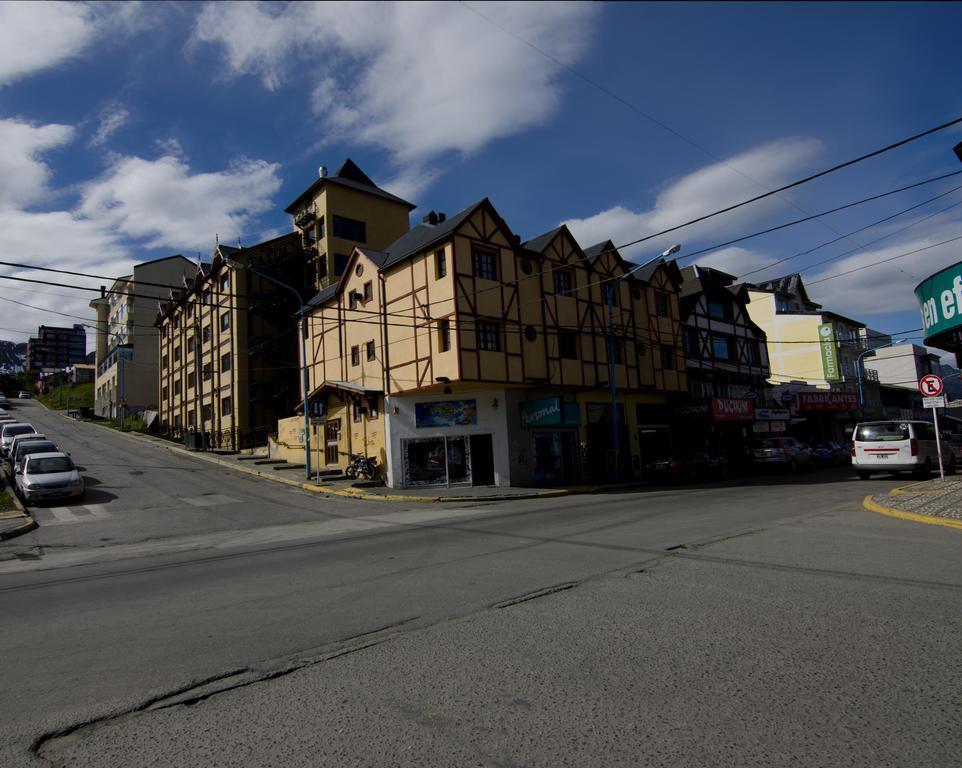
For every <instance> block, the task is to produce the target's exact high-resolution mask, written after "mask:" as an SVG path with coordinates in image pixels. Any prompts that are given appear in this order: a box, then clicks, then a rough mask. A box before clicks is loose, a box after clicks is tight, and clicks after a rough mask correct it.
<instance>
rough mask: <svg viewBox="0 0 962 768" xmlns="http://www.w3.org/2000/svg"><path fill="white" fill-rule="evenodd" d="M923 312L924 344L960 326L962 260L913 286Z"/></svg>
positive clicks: (961, 314) (961, 316)
mask: <svg viewBox="0 0 962 768" xmlns="http://www.w3.org/2000/svg"><path fill="white" fill-rule="evenodd" d="M915 298H916V299H918V301H919V309H920V310H921V312H922V324H923V325H924V326H925V343H926V344H928V342H929V339H931V338H934V337H935V336H941V335H942V334H943V333H945V332H946V331H953V330H955V329H957V328H960V327H962V261H960V262H959V263H957V264H955V265H953V266H951V267H948V268H946V269H943V270H942V271H941V272H936V273H935V274H934V275H932V276H931V277H927V278H925V280H923V281H922V282H921V283H919V284H918V285H917V286H915Z"/></svg>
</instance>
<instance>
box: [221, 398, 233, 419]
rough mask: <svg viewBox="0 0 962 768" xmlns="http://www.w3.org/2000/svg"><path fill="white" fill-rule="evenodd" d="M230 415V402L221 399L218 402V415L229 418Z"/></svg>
mask: <svg viewBox="0 0 962 768" xmlns="http://www.w3.org/2000/svg"><path fill="white" fill-rule="evenodd" d="M230 414H231V401H230V398H229V397H222V398H221V400H220V415H221V416H230Z"/></svg>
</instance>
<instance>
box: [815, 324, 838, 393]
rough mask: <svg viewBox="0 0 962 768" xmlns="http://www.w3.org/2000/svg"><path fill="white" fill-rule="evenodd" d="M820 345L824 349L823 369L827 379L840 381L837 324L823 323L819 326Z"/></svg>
mask: <svg viewBox="0 0 962 768" xmlns="http://www.w3.org/2000/svg"><path fill="white" fill-rule="evenodd" d="M818 346H819V347H820V348H821V350H822V371H824V373H825V381H838V380H839V379H840V378H841V377H840V376H839V372H838V347H837V346H836V344H835V326H834V325H832V324H831V323H822V324H821V325H820V326H818Z"/></svg>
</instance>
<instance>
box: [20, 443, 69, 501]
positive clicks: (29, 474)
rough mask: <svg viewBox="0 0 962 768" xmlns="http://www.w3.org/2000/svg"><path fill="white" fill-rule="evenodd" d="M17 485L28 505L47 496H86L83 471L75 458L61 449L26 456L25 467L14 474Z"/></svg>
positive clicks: (59, 497)
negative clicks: (79, 470) (54, 451)
mask: <svg viewBox="0 0 962 768" xmlns="http://www.w3.org/2000/svg"><path fill="white" fill-rule="evenodd" d="M14 487H15V489H16V491H17V494H19V496H20V498H21V499H23V500H24V501H25V502H27V503H28V504H29V503H33V502H35V501H42V500H46V499H63V498H70V497H73V498H77V499H82V498H83V497H84V493H85V488H84V479H83V478H82V477H81V476H80V472H78V471H77V467H76V466H75V465H74V463H73V461H72V460H71V458H70V457H69V456H68V455H67V454H65V453H61V452H57V453H31V454H30V455H29V456H26V457H25V458H24V462H23V469H21V470H20V472H18V473H17V474H16V475H15V476H14Z"/></svg>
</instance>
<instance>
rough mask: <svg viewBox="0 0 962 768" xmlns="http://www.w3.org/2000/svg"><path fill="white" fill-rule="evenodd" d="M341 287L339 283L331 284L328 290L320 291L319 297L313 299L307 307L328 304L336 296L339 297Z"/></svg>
mask: <svg viewBox="0 0 962 768" xmlns="http://www.w3.org/2000/svg"><path fill="white" fill-rule="evenodd" d="M339 286H340V283H339V282H337V283H331V284H330V285H329V286H327V287H326V288H324V289H322V290H320V291H318V293H317V295H316V296H315V297H314V298H313V299H311V300H310V301H309V302H307V306H309V307H319V306H321V304H323V303H324V302H326V301H327V300H328V299H331V298H333V297H334V296H335V295H337V289H338V287H339Z"/></svg>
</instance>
